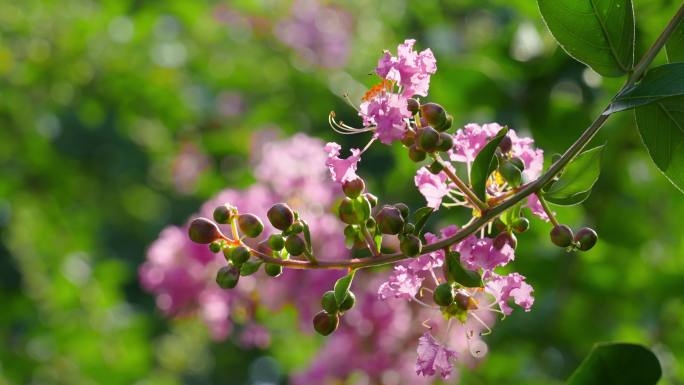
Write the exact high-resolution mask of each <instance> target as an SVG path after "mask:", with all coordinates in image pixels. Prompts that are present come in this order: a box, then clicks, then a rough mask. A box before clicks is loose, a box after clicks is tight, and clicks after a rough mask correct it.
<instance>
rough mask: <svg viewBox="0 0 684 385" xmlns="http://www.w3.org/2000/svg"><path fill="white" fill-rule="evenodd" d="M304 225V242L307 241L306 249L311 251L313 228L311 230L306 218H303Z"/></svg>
mask: <svg viewBox="0 0 684 385" xmlns="http://www.w3.org/2000/svg"><path fill="white" fill-rule="evenodd" d="M301 222H302V227H303V228H304V242H305V243H306V250H307V251H308V252H309V253H311V252H312V251H311V230H309V224H308V223H306V221H305V220H301Z"/></svg>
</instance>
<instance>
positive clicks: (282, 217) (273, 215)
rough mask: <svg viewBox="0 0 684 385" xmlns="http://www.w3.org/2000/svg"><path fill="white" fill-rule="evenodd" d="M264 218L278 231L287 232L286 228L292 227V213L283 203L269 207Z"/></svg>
mask: <svg viewBox="0 0 684 385" xmlns="http://www.w3.org/2000/svg"><path fill="white" fill-rule="evenodd" d="M266 216H267V217H268V221H269V222H271V224H272V225H273V227H275V228H276V229H278V230H280V231H285V230H287V228H288V227H290V226H292V222H294V213H293V212H292V209H291V208H290V206H288V205H287V204H285V203H276V204H274V205H273V206H271V208H270V209H268V212H267V213H266Z"/></svg>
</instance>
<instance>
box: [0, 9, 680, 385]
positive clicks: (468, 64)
mask: <svg viewBox="0 0 684 385" xmlns="http://www.w3.org/2000/svg"><path fill="white" fill-rule="evenodd" d="M634 2H635V4H634V5H635V12H636V18H637V22H638V32H637V43H638V46H639V51H640V52H643V51H644V50H645V48H646V47H647V46H648V45H649V44H650V43H651V42H652V41H653V40H654V39H655V37H656V36H657V34H658V33H659V32H660V30H661V29H662V27H663V26H664V25H665V24H666V22H667V20H668V19H669V17H670V16H671V15H672V13H673V12H674V10H675V9H676V7H677V6H679V4H678V1H674V0H635V1H634ZM325 4H327V5H330V6H334V7H336V9H341V10H342V11H344V12H345V13H346V15H348V17H349V18H348V20H347V19H345V20H346V21H345V22H344V23H340V24H339V25H333V26H332V27H330V28H336V30H335V31H334V32H335V36H336V38H339V39H344V41H346V42H347V43H346V44H348V47H349V53H348V55H342V56H341V57H335V58H333V59H331V60H329V61H328V62H321V61H317V60H316V55H315V54H316V52H314V53H313V54H312V53H311V52H302V50H300V49H297V48H296V47H292V45H291V44H287V43H286V42H285V41H283V39H282V38H279V36H278V32H277V31H278V25H279V23H281V22H282V20H284V19H287V18H290V17H292V13H293V12H295V13H296V10H295V11H293V10H292V4H291V3H290V2H288V1H275V0H254V1H247V0H235V1H224V2H212V1H184V0H168V1H164V2H155V1H142V0H138V1H135V0H129V1H126V0H119V1H114V0H108V1H91V0H64V1H42V0H25V1H3V2H0V305H1V306H2V308H1V309H0V384H5V383H6V384H139V385H142V384H181V383H184V384H257V383H258V381H259V373H261V372H263V371H264V367H265V366H266V367H268V368H271V369H269V370H276V372H278V373H279V374H278V376H276V377H279V378H281V379H282V382H283V383H285V382H286V377H287V373H288V371H289V370H291V369H292V368H293V367H297V366H300V367H301V366H302V365H306V360H307V358H308V357H310V355H311V354H312V352H313V351H314V347H315V346H311V344H312V343H313V344H316V343H320V342H321V340H318V339H313V340H307V341H309V342H307V344H301V345H300V344H294V343H292V344H288V346H278V345H276V346H273V347H272V348H271V349H270V350H267V351H260V350H251V351H247V352H243V351H240V350H239V349H238V348H237V347H236V346H235V345H233V344H232V343H231V342H223V343H215V342H211V341H210V339H209V337H208V333H207V331H206V328H205V327H204V325H202V323H201V322H199V321H198V320H196V319H193V318H185V319H179V320H167V319H165V318H164V317H162V316H161V315H160V314H159V312H158V311H157V310H156V308H155V306H154V300H153V298H152V297H151V296H150V295H149V294H147V293H145V292H143V290H142V289H141V288H140V287H139V285H138V281H137V273H136V271H137V267H138V266H139V265H140V263H141V262H142V261H143V260H144V257H145V249H146V247H147V245H148V244H149V243H150V242H151V241H152V240H153V239H154V238H155V237H156V236H157V234H158V233H159V231H160V229H161V228H162V227H163V226H164V225H165V224H169V223H175V224H182V223H183V222H184V220H185V218H187V216H188V215H190V214H191V213H192V212H194V211H195V210H196V209H197V208H198V206H199V205H200V204H201V202H203V201H204V200H206V199H207V198H208V197H210V196H211V195H213V194H214V193H216V192H217V191H219V190H220V189H222V188H224V187H226V186H235V187H241V186H246V185H248V184H249V183H250V182H251V181H252V180H253V179H252V176H251V174H250V170H249V167H248V154H249V143H250V137H251V135H252V134H253V133H254V132H256V131H257V130H260V129H263V128H272V127H278V128H279V129H280V130H282V131H283V132H284V133H286V134H292V133H295V132H306V133H308V134H311V135H315V136H319V137H322V138H324V139H325V140H337V141H340V142H341V143H342V144H343V145H356V146H359V145H363V144H364V140H366V138H360V137H353V138H339V137H336V136H335V135H334V133H333V132H332V131H331V130H330V129H329V127H328V125H327V115H328V112H329V111H331V110H335V111H337V112H338V115H339V116H340V117H341V118H342V120H344V121H346V122H355V121H357V120H356V119H357V118H356V117H355V116H354V111H353V110H352V109H351V108H350V107H349V106H347V105H346V104H345V102H344V100H343V99H342V98H341V97H340V96H341V95H342V94H343V93H345V92H348V93H349V94H350V95H351V97H352V99H353V100H358V97H359V95H361V94H362V93H363V92H364V90H365V89H366V88H367V87H368V86H369V85H371V84H373V83H374V82H375V80H376V79H375V78H373V77H372V76H369V75H368V74H369V73H370V72H371V71H372V70H373V68H374V66H375V63H376V61H377V58H378V57H379V55H380V53H381V50H382V49H383V48H390V49H394V47H396V45H397V44H398V43H400V42H401V41H403V40H404V38H406V37H413V38H416V39H417V40H418V47H419V49H423V48H426V47H430V48H432V50H433V51H434V53H435V56H436V57H437V61H438V72H437V74H436V75H434V76H433V77H432V85H431V90H430V97H429V99H430V100H432V101H437V102H439V103H441V104H443V105H444V106H446V107H447V108H448V110H449V112H450V113H451V114H453V115H454V117H455V123H457V124H458V125H463V124H465V123H467V122H471V121H475V122H489V121H498V122H500V123H501V124H508V125H509V126H511V127H513V128H515V129H517V130H521V131H523V132H526V133H529V134H531V135H532V136H533V137H534V138H535V139H536V141H537V145H538V146H539V147H541V148H543V149H544V150H545V151H546V154H547V159H548V158H550V156H549V155H551V154H552V153H558V152H562V151H563V150H564V149H565V148H566V147H567V146H568V145H569V144H570V143H572V141H573V140H574V139H575V138H576V137H577V136H578V135H579V134H580V132H581V131H582V130H583V129H584V128H585V127H586V126H587V125H588V124H589V123H590V121H591V119H592V118H593V117H594V116H595V115H596V114H598V113H599V112H600V110H601V108H602V107H603V106H604V105H605V103H606V102H607V101H608V100H609V99H610V97H611V96H612V95H613V93H614V92H615V91H616V90H617V89H618V88H619V87H620V85H621V83H620V82H619V81H618V80H611V79H603V78H601V77H599V76H598V75H596V74H595V73H593V72H591V71H589V70H587V69H586V68H585V67H584V66H582V65H581V64H579V63H577V62H574V61H573V60H572V59H570V58H569V57H568V56H567V55H566V54H565V53H564V52H562V50H560V49H559V48H558V47H557V46H556V45H555V43H554V41H553V39H552V38H551V36H550V35H549V34H548V32H547V31H546V30H545V28H544V26H543V23H542V21H541V18H540V16H539V15H538V10H537V7H536V4H535V2H534V1H531V0H478V1H470V0H442V1H427V0H425V1H408V0H403V1H370V0H351V1H339V2H336V3H333V2H326V3H325ZM659 61H660V62H662V61H664V60H663V58H660V59H659ZM604 142H605V143H607V154H605V157H604V165H603V173H602V176H601V179H600V180H599V182H598V184H597V186H596V187H595V188H594V192H593V194H592V196H591V198H590V199H589V200H588V201H587V202H585V204H584V205H583V206H582V207H576V208H568V209H565V208H563V209H561V208H557V210H556V211H557V212H558V213H559V215H560V217H561V218H562V220H563V221H565V222H567V223H568V224H570V225H572V226H573V227H578V226H580V225H582V224H589V225H591V226H594V227H595V228H596V230H597V231H598V233H599V235H600V237H601V241H600V243H599V245H598V246H597V247H596V248H595V249H594V250H592V251H591V252H587V253H582V254H575V253H571V254H567V253H565V252H563V251H562V250H558V249H557V248H554V247H552V245H551V244H550V243H549V242H548V241H547V234H548V231H549V225H547V224H545V223H542V222H540V221H535V222H533V227H532V231H530V232H528V233H526V234H524V235H522V236H520V239H519V240H520V242H519V250H518V253H517V255H518V257H517V260H516V262H515V264H514V265H515V269H516V270H517V271H520V272H521V273H523V274H525V275H526V276H527V278H528V281H529V282H530V283H531V284H532V285H534V287H535V294H536V298H537V303H536V304H535V308H534V309H533V311H532V312H530V313H523V312H516V313H514V315H512V316H511V317H509V318H508V319H507V320H506V321H504V322H501V323H500V324H499V325H498V326H497V329H496V332H495V333H494V334H493V335H492V336H491V337H490V338H489V339H488V341H489V344H490V353H489V357H488V358H487V359H486V360H485V362H484V364H483V365H482V366H481V367H480V368H478V369H477V370H475V371H473V372H468V373H465V374H464V377H463V379H462V383H463V384H553V383H562V381H563V380H564V379H565V378H566V377H567V376H568V374H569V373H570V372H571V371H572V370H573V369H574V368H575V367H576V366H577V364H578V363H579V362H580V360H581V359H582V357H583V356H584V355H586V354H587V352H588V351H589V349H590V348H591V346H592V344H593V343H595V342H597V341H630V342H640V343H644V344H646V345H648V346H650V347H652V348H653V349H654V350H655V351H656V353H657V354H658V356H659V358H660V360H661V363H662V365H663V368H664V377H663V380H662V384H684V241H683V240H682V234H683V232H682V230H681V228H682V227H681V223H680V222H679V220H680V219H681V218H682V216H684V199H682V196H681V194H680V193H679V192H677V191H676V189H675V188H674V187H673V186H671V185H670V184H669V182H668V181H667V180H666V179H665V178H664V177H662V176H661V175H660V174H659V172H658V171H657V170H656V169H655V167H654V166H653V165H652V164H651V162H650V159H649V158H648V155H647V154H646V152H645V150H644V148H643V147H642V146H641V144H640V139H639V137H638V134H637V130H636V128H635V125H634V120H633V116H632V113H631V112H625V113H621V114H619V115H617V116H615V117H613V118H611V119H610V121H609V123H608V124H607V125H606V127H605V128H604V130H603V131H602V132H601V134H600V135H599V137H598V138H597V139H595V144H596V143H599V144H600V143H604ZM187 159H190V161H189V164H190V165H191V166H190V167H189V169H188V168H187V167H185V168H184V167H181V165H187V164H188V162H187V161H183V160H187ZM361 167H362V171H361V173H362V174H363V175H364V176H365V177H366V178H367V180H369V181H370V182H371V185H372V186H371V187H372V191H374V192H377V193H378V195H380V196H381V197H382V198H383V199H385V200H387V201H399V200H403V201H405V202H408V203H410V204H411V205H412V206H413V207H419V205H421V204H422V203H423V201H422V198H421V197H420V196H419V194H418V192H417V191H415V190H412V189H406V188H397V187H398V186H404V185H406V183H409V181H412V178H413V173H414V172H415V165H414V164H413V163H411V162H410V161H409V160H408V158H406V157H405V153H404V151H402V150H401V149H400V147H399V145H396V146H395V147H393V148H389V147H385V146H376V147H375V148H374V151H372V152H370V153H368V155H367V156H366V157H365V158H364V162H363V164H362V165H361ZM410 183H411V184H412V182H410ZM458 220H461V218H460V217H458V216H450V214H443V215H442V216H441V217H440V219H439V221H438V223H441V224H444V223H447V222H454V221H458ZM433 225H434V224H433ZM273 317H276V318H274V319H276V320H277V321H278V322H281V323H288V322H289V323H291V324H292V329H293V330H294V329H295V328H296V327H295V323H296V322H295V321H294V318H293V317H291V316H288V315H287V314H284V315H283V314H279V315H275V316H273ZM270 357H276V358H277V359H276V360H275V361H273V359H271V358H270ZM264 365H265V366H264Z"/></svg>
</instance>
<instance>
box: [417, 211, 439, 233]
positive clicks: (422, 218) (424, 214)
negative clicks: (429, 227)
mask: <svg viewBox="0 0 684 385" xmlns="http://www.w3.org/2000/svg"><path fill="white" fill-rule="evenodd" d="M434 211H435V209H433V208H432V207H421V208H419V209H418V210H416V212H415V213H413V221H414V222H415V226H416V229H415V230H414V231H413V233H414V234H416V235H420V232H421V230H423V227H425V224H426V223H427V221H428V219H429V218H430V215H432V213H433V212H434Z"/></svg>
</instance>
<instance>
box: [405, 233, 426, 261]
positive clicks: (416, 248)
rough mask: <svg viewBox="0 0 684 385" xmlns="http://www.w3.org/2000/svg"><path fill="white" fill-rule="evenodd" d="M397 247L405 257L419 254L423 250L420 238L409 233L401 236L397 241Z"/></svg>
mask: <svg viewBox="0 0 684 385" xmlns="http://www.w3.org/2000/svg"><path fill="white" fill-rule="evenodd" d="M399 249H401V252H402V253H404V255H406V256H407V257H415V256H417V255H420V252H421V251H422V250H423V243H422V242H421V241H420V238H418V237H416V236H415V235H413V234H409V235H407V236H405V237H402V239H401V241H400V242H399Z"/></svg>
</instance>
